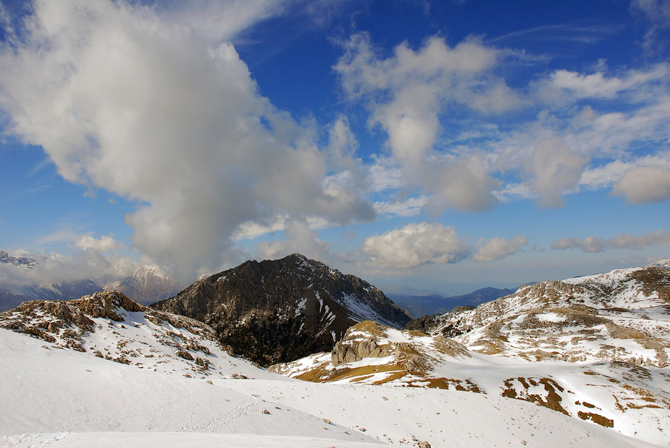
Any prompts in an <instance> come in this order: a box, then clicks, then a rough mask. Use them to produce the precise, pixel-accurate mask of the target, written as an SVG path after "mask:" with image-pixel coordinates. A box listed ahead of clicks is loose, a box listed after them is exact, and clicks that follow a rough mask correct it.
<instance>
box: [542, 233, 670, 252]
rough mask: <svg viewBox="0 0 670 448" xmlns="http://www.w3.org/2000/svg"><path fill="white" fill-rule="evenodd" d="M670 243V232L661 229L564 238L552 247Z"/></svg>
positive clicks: (589, 248)
mask: <svg viewBox="0 0 670 448" xmlns="http://www.w3.org/2000/svg"><path fill="white" fill-rule="evenodd" d="M659 244H660V245H666V246H668V245H670V232H667V231H665V230H659V231H658V232H655V233H648V234H646V235H640V236H635V235H629V234H622V235H619V236H617V237H615V238H609V239H605V238H600V237H593V236H589V237H586V238H584V239H581V238H563V239H561V240H557V241H554V242H553V243H552V244H551V247H552V249H572V248H579V249H582V250H583V251H584V252H589V253H595V252H603V251H604V250H606V249H640V248H642V247H646V246H655V245H659Z"/></svg>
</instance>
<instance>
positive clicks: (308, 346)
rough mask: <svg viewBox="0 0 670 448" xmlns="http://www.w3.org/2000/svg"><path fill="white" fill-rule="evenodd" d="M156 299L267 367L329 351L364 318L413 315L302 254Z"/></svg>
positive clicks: (394, 320) (389, 321) (393, 319)
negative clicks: (346, 332) (214, 331)
mask: <svg viewBox="0 0 670 448" xmlns="http://www.w3.org/2000/svg"><path fill="white" fill-rule="evenodd" d="M152 306H154V307H155V308H156V309H159V310H163V311H168V312H171V313H175V314H181V315H184V316H189V317H192V318H194V319H198V320H201V321H203V322H205V323H207V324H208V325H211V326H212V327H213V328H214V329H215V330H216V331H217V332H218V334H219V337H220V340H221V342H223V343H224V344H226V345H229V346H231V347H232V348H233V350H234V352H235V353H237V354H240V355H243V356H244V357H246V358H247V359H251V360H253V361H255V362H257V363H259V364H261V365H265V366H267V365H270V364H274V363H277V362H286V361H292V360H294V359H297V358H300V357H302V356H307V355H309V354H312V353H315V352H320V351H324V350H330V349H332V348H333V346H334V345H335V343H336V342H337V341H339V340H340V339H342V337H343V336H344V333H345V331H346V330H347V328H349V327H350V326H352V325H354V324H356V323H357V322H360V321H363V320H374V321H376V322H379V323H383V324H386V325H389V326H392V327H396V328H402V327H403V326H404V325H405V324H406V323H407V322H409V321H410V320H411V317H410V316H409V314H408V313H407V312H406V311H405V310H403V309H401V308H399V307H398V306H396V305H395V304H394V303H393V302H391V301H390V300H389V299H388V298H386V296H385V295H384V293H382V292H381V291H380V290H378V289H377V288H375V287H374V286H372V285H370V284H369V283H367V282H365V281H363V280H361V279H360V278H358V277H355V276H353V275H344V274H342V273H341V272H339V271H337V270H335V269H330V268H329V267H328V266H326V265H325V264H323V263H320V262H318V261H314V260H308V259H307V258H305V257H304V256H302V255H298V254H294V255H290V256H288V257H286V258H283V259H281V260H274V261H267V260H266V261H262V262H256V261H247V262H246V263H244V264H242V265H240V266H238V267H236V268H234V269H230V270H227V271H224V272H220V273H218V274H215V275H212V276H210V277H207V278H205V279H202V280H200V281H198V282H196V283H194V284H193V285H191V286H190V287H188V288H187V289H185V290H184V291H182V292H181V293H179V294H178V295H177V296H176V297H173V298H171V299H168V300H165V301H162V302H158V303H156V304H154V305H152Z"/></svg>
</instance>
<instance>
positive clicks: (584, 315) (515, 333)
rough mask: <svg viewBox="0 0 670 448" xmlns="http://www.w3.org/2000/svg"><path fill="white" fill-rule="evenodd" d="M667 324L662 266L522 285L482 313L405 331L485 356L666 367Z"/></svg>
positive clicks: (458, 314) (668, 299)
mask: <svg viewBox="0 0 670 448" xmlns="http://www.w3.org/2000/svg"><path fill="white" fill-rule="evenodd" d="M669 322H670V270H668V269H667V268H664V267H663V264H662V263H660V264H656V265H653V266H647V267H645V268H633V269H621V270H615V271H612V272H609V273H606V274H600V275H593V276H588V277H578V278H573V279H568V280H564V281H546V282H542V283H538V284H535V285H532V286H522V287H521V288H519V290H518V291H517V292H516V293H514V294H512V295H509V296H507V297H503V298H500V299H498V300H496V301H493V302H489V303H486V304H482V305H480V306H478V307H477V308H474V309H467V308H461V309H454V310H453V311H451V312H449V313H446V314H443V315H441V316H426V317H424V318H422V319H418V320H417V321H414V322H410V323H409V324H408V326H407V327H408V328H412V329H418V330H421V331H424V332H427V333H430V334H442V335H444V336H446V337H452V338H455V339H456V340H457V341H459V342H461V343H463V344H465V345H466V346H467V347H469V348H470V349H471V350H473V351H478V352H480V353H485V354H500V355H503V356H515V357H516V356H519V357H523V358H526V359H529V360H541V359H555V360H563V361H572V362H577V361H587V360H601V361H614V362H623V363H627V364H630V365H643V366H655V367H667V366H668V352H669V351H670V324H669ZM511 341H513V342H511Z"/></svg>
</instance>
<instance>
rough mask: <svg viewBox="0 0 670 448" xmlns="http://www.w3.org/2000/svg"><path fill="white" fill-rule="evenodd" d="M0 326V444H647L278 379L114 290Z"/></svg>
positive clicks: (475, 404) (538, 417)
mask: <svg viewBox="0 0 670 448" xmlns="http://www.w3.org/2000/svg"><path fill="white" fill-rule="evenodd" d="M0 322H1V326H2V327H4V328H0V359H2V363H0V378H2V406H1V407H0V446H6V447H33V446H50V447H84V446H86V447H89V446H96V447H111V446H114V447H131V446H132V447H135V446H143V447H149V448H153V447H161V448H162V447H177V446H199V447H214V446H216V447H252V446H254V447H297V448H306V447H322V448H328V447H338V448H362V447H365V446H370V447H372V446H379V445H378V444H392V445H396V446H414V447H417V446H428V445H426V444H425V443H424V444H420V442H429V444H430V446H431V447H432V448H439V447H469V446H510V445H511V446H515V445H526V446H543V447H580V448H581V447H583V446H589V447H631V446H640V447H642V446H648V445H647V444H645V443H644V442H641V441H639V440H634V439H630V438H626V437H624V436H621V435H619V434H617V433H615V432H613V431H608V430H606V429H604V428H601V427H599V426H597V425H593V424H591V423H588V422H584V421H581V420H576V419H572V418H568V417H566V416H564V415H562V414H560V413H557V412H553V411H550V410H548V409H545V408H542V407H538V406H535V405H532V404H530V403H527V402H524V401H519V400H509V399H507V398H504V397H501V396H498V395H494V394H475V393H464V392H460V391H457V390H440V389H424V388H408V387H403V388H400V387H398V388H380V387H373V386H366V385H357V384H318V383H308V382H304V381H297V380H293V379H290V378H287V377H282V376H279V375H276V374H274V373H271V372H268V371H265V370H263V369H260V368H258V367H256V366H254V365H252V364H251V363H249V362H247V361H244V360H242V359H239V358H234V357H231V356H229V355H228V354H227V353H226V352H225V350H223V349H222V348H221V347H220V346H219V345H218V344H217V343H216V341H214V340H212V335H213V334H214V333H213V331H212V329H211V328H209V327H208V326H207V325H204V324H201V323H198V322H196V321H192V320H191V319H188V318H184V317H180V316H174V315H170V314H168V313H161V312H156V311H153V310H149V309H147V308H145V307H143V306H142V305H140V304H138V303H136V302H134V301H131V300H130V299H128V298H126V297H124V296H123V295H121V294H119V293H111V292H106V293H99V294H96V295H94V296H92V297H87V298H82V299H80V300H77V301H72V302H67V303H66V302H32V303H27V304H24V305H23V306H22V307H21V308H20V309H18V310H13V311H11V312H7V313H3V314H0ZM10 329H11V330H10ZM393 331H395V330H393ZM392 337H394V338H396V337H400V336H399V335H398V334H395V333H392ZM423 340H424V341H427V338H425V337H423ZM400 342H402V341H400ZM456 347H458V346H456ZM100 356H102V357H100ZM445 356H446V357H445V358H444V359H441V361H442V362H444V361H448V360H449V359H450V358H449V355H448V354H446V355H445ZM189 358H190V359H189ZM199 358H200V359H202V360H203V361H206V362H204V364H205V365H206V367H207V368H206V369H205V368H204V366H203V363H198V362H197V360H198V359H199ZM474 368H476V366H475V367H474ZM245 377H246V378H248V379H244V378H245Z"/></svg>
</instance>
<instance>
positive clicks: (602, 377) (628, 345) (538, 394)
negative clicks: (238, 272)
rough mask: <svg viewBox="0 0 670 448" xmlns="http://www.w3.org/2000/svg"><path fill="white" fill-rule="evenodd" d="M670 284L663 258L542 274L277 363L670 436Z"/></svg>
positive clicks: (312, 373) (314, 377)
mask: <svg viewBox="0 0 670 448" xmlns="http://www.w3.org/2000/svg"><path fill="white" fill-rule="evenodd" d="M669 292H670V270H668V269H666V268H665V267H663V265H660V266H659V265H655V266H648V267H644V268H635V269H626V270H616V271H612V272H610V273H606V274H601V275H596V276H588V277H580V278H574V279H568V280H565V281H563V282H543V283H539V284H537V285H533V286H524V287H522V288H520V289H519V291H517V292H516V293H515V294H512V295H510V296H507V297H504V298H501V299H498V300H496V301H494V302H490V303H486V304H483V305H480V306H479V307H477V308H475V309H457V310H455V311H453V312H450V313H446V314H444V315H442V316H436V317H432V318H428V317H426V318H425V319H420V320H418V321H413V322H411V323H410V324H409V325H408V327H412V328H414V329H413V330H406V331H398V330H396V329H391V328H385V327H383V326H380V325H376V324H374V323H371V322H364V323H361V324H359V325H357V326H355V327H352V328H350V329H349V331H348V332H347V334H346V335H345V337H344V338H343V340H342V341H340V342H338V344H337V345H336V346H335V347H334V349H333V350H332V351H331V352H329V353H321V354H314V355H312V356H310V357H307V358H304V359H301V360H297V361H295V362H292V363H287V364H280V365H275V366H273V367H272V368H271V370H273V371H275V372H278V373H282V374H284V375H287V376H291V377H294V378H299V379H303V380H307V381H313V382H317V383H322V382H332V383H336V384H343V383H346V384H351V383H355V384H369V385H375V386H380V387H383V388H384V389H386V388H388V387H408V386H411V387H421V388H428V389H434V388H437V389H448V390H460V391H463V392H469V393H473V394H486V395H487V396H503V397H508V398H513V399H516V400H523V401H529V402H532V403H535V404H537V405H539V406H543V407H547V408H549V409H552V410H553V411H555V412H558V413H561V414H563V415H566V416H570V417H572V418H575V419H583V420H588V421H591V422H593V423H596V424H599V425H601V426H604V427H607V428H612V429H613V430H614V431H617V432H619V433H621V434H625V435H629V436H633V437H637V438H640V439H641V440H645V441H648V442H651V443H657V444H660V445H661V446H665V444H666V443H667V440H668V432H670V394H669V393H668V384H669V383H670V373H668V354H670V304H669V303H668V297H669ZM419 329H421V330H423V331H425V333H423V332H421V331H418V330H419ZM427 333H430V334H427ZM384 393H385V392H384Z"/></svg>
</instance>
